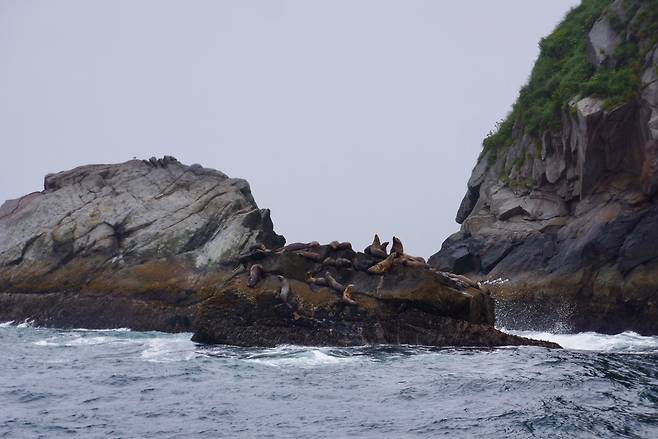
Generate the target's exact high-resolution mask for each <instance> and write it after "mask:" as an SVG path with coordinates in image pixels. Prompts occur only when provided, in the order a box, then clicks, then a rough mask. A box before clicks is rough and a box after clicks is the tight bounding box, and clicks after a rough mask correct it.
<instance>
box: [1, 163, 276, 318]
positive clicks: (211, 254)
mask: <svg viewBox="0 0 658 439" xmlns="http://www.w3.org/2000/svg"><path fill="white" fill-rule="evenodd" d="M284 243H285V239H284V238H283V237H282V236H279V235H277V234H276V233H274V231H273V226H272V221H271V220H270V214H269V210H267V209H259V208H258V206H257V205H256V202H255V201H254V199H253V197H252V195H251V192H250V189H249V185H248V183H247V182H246V181H245V180H241V179H235V178H229V177H227V176H226V175H225V174H223V173H221V172H219V171H216V170H213V169H206V168H203V167H201V166H200V165H192V166H185V165H183V164H181V163H179V162H178V161H177V160H176V159H174V158H173V157H165V158H163V159H158V160H156V159H155V158H152V159H151V160H144V161H142V160H131V161H128V162H125V163H122V164H118V165H89V166H82V167H79V168H76V169H73V170H70V171H66V172H60V173H58V174H51V175H48V176H46V178H45V184H44V190H43V191H42V192H35V193H32V194H29V195H26V196H24V197H22V198H20V199H17V200H10V201H7V202H5V203H4V204H3V205H2V207H0V293H1V294H0V319H5V320H19V319H20V320H22V319H25V318H28V317H29V318H32V319H35V320H37V321H38V322H39V323H41V324H51V325H55V326H57V325H66V326H69V325H72V324H74V322H75V324H77V325H79V326H88V327H117V326H127V327H134V328H143V329H169V330H171V329H177V328H179V329H186V330H189V329H190V325H191V321H192V316H193V315H194V312H195V306H196V304H198V303H199V302H200V301H201V300H203V299H205V298H206V297H207V295H208V293H207V292H206V291H204V290H203V288H201V287H199V286H197V283H198V280H199V279H198V278H197V277H196V276H197V273H204V272H206V273H207V272H216V273H217V274H216V275H215V281H216V280H217V279H216V278H217V277H218V276H219V277H220V278H221V274H220V273H222V270H218V268H221V266H222V265H223V264H227V263H231V261H235V259H236V258H237V257H238V256H239V255H240V254H242V253H244V252H246V251H247V250H248V249H249V248H250V247H251V246H253V245H258V244H263V245H265V246H268V247H278V246H281V245H283V244H284ZM233 263H234V262H233ZM163 315H166V316H167V317H166V318H163V317H162V316H163Z"/></svg>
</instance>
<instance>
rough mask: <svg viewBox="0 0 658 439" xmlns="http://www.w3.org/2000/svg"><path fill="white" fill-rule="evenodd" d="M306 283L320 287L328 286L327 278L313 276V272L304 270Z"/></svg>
mask: <svg viewBox="0 0 658 439" xmlns="http://www.w3.org/2000/svg"><path fill="white" fill-rule="evenodd" d="M306 283H308V284H311V285H318V286H322V287H327V286H329V283H328V282H327V279H325V278H323V277H313V273H311V272H310V271H307V272H306Z"/></svg>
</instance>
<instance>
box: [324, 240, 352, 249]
mask: <svg viewBox="0 0 658 439" xmlns="http://www.w3.org/2000/svg"><path fill="white" fill-rule="evenodd" d="M329 247H331V248H332V249H333V250H352V244H351V243H349V242H338V241H331V242H330V243H329Z"/></svg>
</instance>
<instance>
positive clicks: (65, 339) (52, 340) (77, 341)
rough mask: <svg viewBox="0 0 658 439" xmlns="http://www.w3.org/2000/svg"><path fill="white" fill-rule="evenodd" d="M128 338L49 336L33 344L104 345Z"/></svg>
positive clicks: (122, 341) (120, 341)
mask: <svg viewBox="0 0 658 439" xmlns="http://www.w3.org/2000/svg"><path fill="white" fill-rule="evenodd" d="M126 342H128V340H125V339H121V338H117V337H109V336H99V337H83V336H73V337H71V336H54V337H49V338H46V339H44V340H38V341H35V342H34V343H33V344H34V345H36V346H66V347H74V346H95V345H103V344H110V343H126Z"/></svg>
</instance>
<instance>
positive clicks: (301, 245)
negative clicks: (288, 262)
mask: <svg viewBox="0 0 658 439" xmlns="http://www.w3.org/2000/svg"><path fill="white" fill-rule="evenodd" d="M319 246H320V243H319V242H317V241H311V242H293V243H292V244H288V245H286V246H285V247H282V248H280V249H279V250H278V252H279V253H288V252H296V251H300V250H306V249H309V248H315V247H319Z"/></svg>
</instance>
